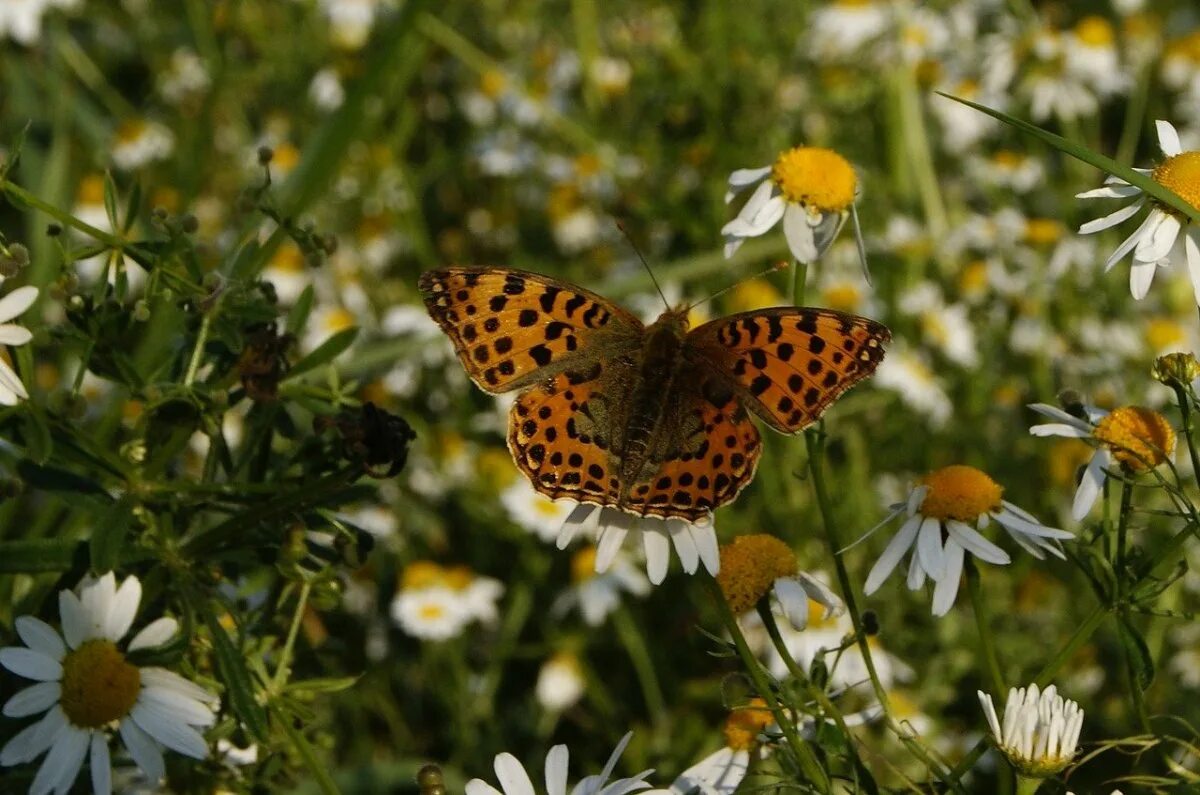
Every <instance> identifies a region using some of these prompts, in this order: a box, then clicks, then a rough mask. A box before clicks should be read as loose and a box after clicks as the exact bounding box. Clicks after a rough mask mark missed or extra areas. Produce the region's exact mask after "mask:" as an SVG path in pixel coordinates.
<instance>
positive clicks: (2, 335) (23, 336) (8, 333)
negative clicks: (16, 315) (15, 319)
mask: <svg viewBox="0 0 1200 795" xmlns="http://www.w3.org/2000/svg"><path fill="white" fill-rule="evenodd" d="M31 339H33V332H32V331H30V330H29V329H27V328H23V327H22V326H14V325H13V324H11V323H5V324H3V325H0V345H24V344H25V343H27V342H29V341H30V340H31Z"/></svg>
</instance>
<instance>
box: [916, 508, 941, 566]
mask: <svg viewBox="0 0 1200 795" xmlns="http://www.w3.org/2000/svg"><path fill="white" fill-rule="evenodd" d="M917 557H918V559H919V560H920V561H921V568H923V569H925V573H926V574H928V575H929V576H930V577H932V578H933V579H935V580H940V579H941V578H942V572H943V571H944V570H945V568H946V556H945V553H944V552H943V550H942V523H941V522H939V521H938V520H937V519H934V518H932V517H928V516H927V517H925V518H924V520H923V521H922V522H921V532H920V533H918V534H917Z"/></svg>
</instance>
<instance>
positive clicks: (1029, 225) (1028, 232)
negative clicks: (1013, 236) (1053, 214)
mask: <svg viewBox="0 0 1200 795" xmlns="http://www.w3.org/2000/svg"><path fill="white" fill-rule="evenodd" d="M1062 235H1063V225H1062V224H1061V223H1059V222H1058V221H1056V220H1054V219H1053V218H1030V219H1029V220H1027V221H1026V222H1025V242H1026V243H1030V244H1032V245H1035V246H1036V245H1043V246H1048V245H1050V244H1052V243H1057V242H1058V241H1059V239H1060V238H1062Z"/></svg>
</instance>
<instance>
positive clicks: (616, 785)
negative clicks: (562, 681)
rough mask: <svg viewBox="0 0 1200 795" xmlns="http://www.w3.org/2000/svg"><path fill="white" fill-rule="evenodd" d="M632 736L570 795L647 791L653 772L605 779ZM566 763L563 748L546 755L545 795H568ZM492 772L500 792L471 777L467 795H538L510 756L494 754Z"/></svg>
mask: <svg viewBox="0 0 1200 795" xmlns="http://www.w3.org/2000/svg"><path fill="white" fill-rule="evenodd" d="M632 736H633V732H630V733H629V734H626V735H625V736H624V737H622V738H621V742H619V743H617V747H616V748H615V749H613V752H612V756H610V757H609V758H608V762H607V764H605V765H604V769H603V770H602V771H601V772H600V773H598V774H596V775H591V776H586V777H585V778H583V779H581V780H580V781H579V783H578V784H576V785H575V786H574V787H573V788H572V789H571V795H594V793H600V792H603V793H604V795H627V793H630V792H637V791H638V790H643V789H646V788H648V787H649V786H650V785H649V784H647V783H646V782H645V780H644V779H645V778H646V776H648V775H650V774H651V773H653V772H654V771H653V770H643V771H642V772H641V773H638V774H637V775H636V776H631V777H630V778H622V779H617V780H616V781H614V782H612V783H611V784H609V783H608V777H609V776H611V775H612V772H613V769H614V768H615V767H616V766H617V760H618V759H619V758H620V757H621V753H622V752H623V751H624V750H625V746H626V745H628V744H629V739H630V738H631V737H632ZM569 760H570V751H569V750H568V749H567V746H565V745H556V746H554V747H553V748H551V749H550V752H549V753H547V754H546V787H545V790H543V791H544V792H545V793H546V795H567V763H568V761H569ZM495 770H496V778H497V779H498V780H499V781H500V789H496V788H495V787H493V786H492V785H491V784H489V783H487V782H486V781H484V780H483V779H478V778H473V779H471V780H470V781H468V782H467V787H466V795H501V791H503V795H537V793H538V790H536V789H534V786H533V782H532V781H531V780H530V778H529V774H528V773H526V772H525V767H524V766H523V765H522V764H521V763H520V762H519V761H517V758H516V757H515V756H513V755H512V754H509V753H503V754H497V755H496V761H495Z"/></svg>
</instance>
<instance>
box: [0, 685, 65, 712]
mask: <svg viewBox="0 0 1200 795" xmlns="http://www.w3.org/2000/svg"><path fill="white" fill-rule="evenodd" d="M61 695H62V685H60V684H59V683H58V682H38V683H37V684H36V685H30V686H29V687H27V688H25V689H24V690H18V691H17V692H16V694H14V695H13V697H12V698H10V699H9V700H8V701H7V703H5V705H4V714H5V715H6V716H7V717H9V718H24V717H25V716H27V715H36V714H37V713H39V712H45V711H46V710H48V709H50V707H52V706H54V704H55V702H57V701H58V699H59V697H60V696H61Z"/></svg>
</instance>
